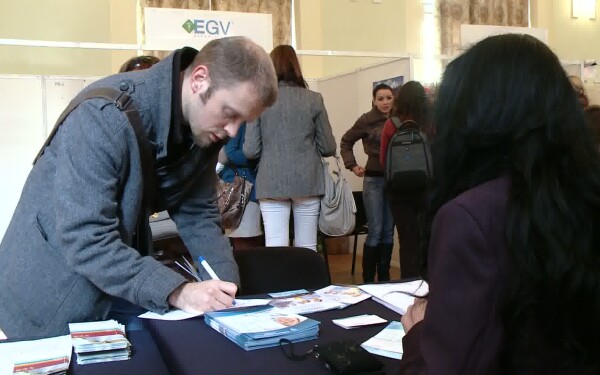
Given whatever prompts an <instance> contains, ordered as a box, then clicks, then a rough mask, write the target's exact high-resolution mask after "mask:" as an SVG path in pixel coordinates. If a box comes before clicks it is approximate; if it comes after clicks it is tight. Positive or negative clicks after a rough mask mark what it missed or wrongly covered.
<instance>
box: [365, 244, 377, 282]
mask: <svg viewBox="0 0 600 375" xmlns="http://www.w3.org/2000/svg"><path fill="white" fill-rule="evenodd" d="M377 250H378V248H377V247H376V246H368V245H365V247H364V248H363V256H362V270H363V274H362V275H363V282H364V283H372V282H373V281H375V270H376V266H377V263H376V262H377V258H376V257H375V256H376V254H375V253H376V252H377Z"/></svg>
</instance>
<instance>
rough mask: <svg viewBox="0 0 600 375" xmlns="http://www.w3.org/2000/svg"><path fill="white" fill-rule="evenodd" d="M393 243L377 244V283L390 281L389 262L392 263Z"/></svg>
mask: <svg viewBox="0 0 600 375" xmlns="http://www.w3.org/2000/svg"><path fill="white" fill-rule="evenodd" d="M393 248H394V244H393V243H382V244H379V258H378V259H377V281H390V262H391V261H392V249H393Z"/></svg>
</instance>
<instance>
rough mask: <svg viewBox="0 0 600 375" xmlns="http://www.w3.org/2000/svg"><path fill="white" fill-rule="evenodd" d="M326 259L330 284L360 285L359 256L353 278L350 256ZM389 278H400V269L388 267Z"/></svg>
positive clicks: (341, 255) (337, 255) (335, 255)
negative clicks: (327, 260)
mask: <svg viewBox="0 0 600 375" xmlns="http://www.w3.org/2000/svg"><path fill="white" fill-rule="evenodd" d="M328 258H329V272H330V273H331V283H332V284H352V285H356V284H362V266H361V264H362V257H361V256H360V255H357V256H356V269H355V270H354V276H353V275H351V274H350V271H351V270H352V254H331V255H329V256H328ZM390 278H391V279H392V280H398V279H399V278H400V269H399V268H397V267H390Z"/></svg>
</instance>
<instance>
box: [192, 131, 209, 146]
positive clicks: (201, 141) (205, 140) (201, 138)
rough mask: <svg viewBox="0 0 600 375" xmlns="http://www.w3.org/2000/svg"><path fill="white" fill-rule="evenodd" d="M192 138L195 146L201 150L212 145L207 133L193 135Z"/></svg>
mask: <svg viewBox="0 0 600 375" xmlns="http://www.w3.org/2000/svg"><path fill="white" fill-rule="evenodd" d="M193 137H194V143H195V144H197V145H198V146H200V147H201V148H208V147H210V146H211V145H212V144H213V142H212V141H211V139H210V133H208V132H201V133H200V134H193Z"/></svg>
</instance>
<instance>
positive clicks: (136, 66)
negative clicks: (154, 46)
mask: <svg viewBox="0 0 600 375" xmlns="http://www.w3.org/2000/svg"><path fill="white" fill-rule="evenodd" d="M159 61H160V59H159V58H158V57H155V56H136V57H132V58H130V59H129V60H127V61H125V62H124V63H123V65H121V69H119V73H125V72H133V71H137V70H144V69H148V68H150V67H151V66H152V65H154V64H156V63H158V62H159Z"/></svg>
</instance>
